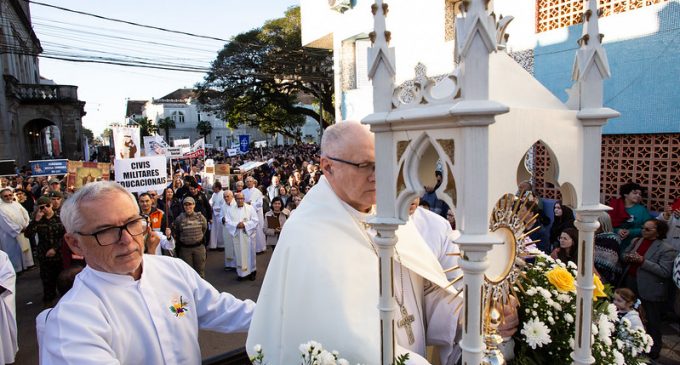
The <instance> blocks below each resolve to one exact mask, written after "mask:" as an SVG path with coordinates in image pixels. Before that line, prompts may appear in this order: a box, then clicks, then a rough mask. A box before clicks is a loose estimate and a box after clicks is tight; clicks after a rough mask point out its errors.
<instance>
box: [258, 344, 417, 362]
mask: <svg viewBox="0 0 680 365" xmlns="http://www.w3.org/2000/svg"><path fill="white" fill-rule="evenodd" d="M298 349H299V350H300V353H301V357H302V358H301V361H302V362H301V365H349V361H347V360H345V359H342V358H340V357H339V356H340V354H339V353H338V352H337V351H328V350H326V349H324V348H323V345H321V344H320V343H318V342H316V341H309V342H307V343H303V344H301V345H300V347H299V348H298ZM253 350H254V351H255V355H253V356H251V357H250V362H252V363H253V364H254V365H265V364H266V362H265V361H264V350H263V349H262V346H261V345H255V346H254V347H253ZM408 358H409V356H408V354H405V355H401V356H399V357H397V359H396V360H395V363H394V364H395V365H405V364H406V361H407V360H408Z"/></svg>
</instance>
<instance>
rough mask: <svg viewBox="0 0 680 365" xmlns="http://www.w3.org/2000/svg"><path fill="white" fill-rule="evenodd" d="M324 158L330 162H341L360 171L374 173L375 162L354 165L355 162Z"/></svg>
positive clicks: (329, 157)
mask: <svg viewBox="0 0 680 365" xmlns="http://www.w3.org/2000/svg"><path fill="white" fill-rule="evenodd" d="M326 158H327V159H329V160H332V161H336V162H342V163H344V164H347V165H350V166H354V167H356V168H358V169H361V170H370V171H375V162H362V163H356V162H351V161H346V160H342V159H339V158H335V157H331V156H326Z"/></svg>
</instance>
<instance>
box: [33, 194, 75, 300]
mask: <svg viewBox="0 0 680 365" xmlns="http://www.w3.org/2000/svg"><path fill="white" fill-rule="evenodd" d="M51 204H52V203H51V201H50V198H48V197H46V196H41V197H40V198H39V199H38V201H37V206H38V209H37V210H36V212H35V215H34V216H33V219H32V220H31V223H29V224H28V227H26V232H25V234H26V235H27V236H34V235H36V234H37V235H38V252H37V253H38V263H39V265H40V281H42V285H43V306H44V307H45V308H48V307H52V306H54V302H55V299H56V298H57V278H58V277H59V273H60V272H61V270H63V263H62V256H61V243H62V240H63V239H64V234H65V233H66V230H65V229H64V225H63V224H62V223H61V219H60V218H59V215H58V214H56V212H55V211H54V210H53V209H52V205H51Z"/></svg>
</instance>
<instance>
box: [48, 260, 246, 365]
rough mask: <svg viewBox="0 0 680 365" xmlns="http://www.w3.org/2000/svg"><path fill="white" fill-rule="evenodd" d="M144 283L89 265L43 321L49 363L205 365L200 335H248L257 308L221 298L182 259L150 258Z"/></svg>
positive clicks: (145, 269) (243, 302) (244, 302)
mask: <svg viewBox="0 0 680 365" xmlns="http://www.w3.org/2000/svg"><path fill="white" fill-rule="evenodd" d="M143 260H144V261H143V265H144V269H143V271H142V276H141V278H140V279H139V280H137V281H135V280H133V278H132V277H131V276H129V275H116V274H110V273H105V272H101V271H97V270H94V269H92V268H91V267H89V266H87V267H86V268H85V269H84V270H83V271H82V272H81V273H80V274H78V276H76V280H75V282H74V284H73V288H72V289H71V290H69V291H68V293H67V294H66V295H65V296H64V297H62V298H61V299H60V300H59V303H58V304H57V306H56V307H55V308H54V309H53V310H52V312H51V313H50V314H49V316H48V318H47V321H46V323H45V332H44V334H43V338H42V344H43V346H42V347H41V348H40V352H41V358H42V360H43V361H44V363H47V364H90V365H97V364H140V365H143V364H200V363H201V349H200V347H199V344H198V330H199V329H207V330H212V331H217V332H223V333H231V332H245V331H246V330H247V329H248V326H249V325H250V319H251V317H252V313H253V310H254V309H255V303H253V302H252V301H250V300H244V301H241V300H239V299H236V298H234V297H233V296H232V295H231V294H229V293H219V292H218V291H217V290H216V289H215V288H214V287H213V286H212V285H210V284H209V283H208V282H207V281H205V280H203V279H201V278H200V277H199V276H198V274H196V271H195V270H194V269H192V268H191V267H189V266H188V265H187V264H186V263H185V262H184V261H182V260H177V259H175V258H172V257H167V256H154V255H144V259H143Z"/></svg>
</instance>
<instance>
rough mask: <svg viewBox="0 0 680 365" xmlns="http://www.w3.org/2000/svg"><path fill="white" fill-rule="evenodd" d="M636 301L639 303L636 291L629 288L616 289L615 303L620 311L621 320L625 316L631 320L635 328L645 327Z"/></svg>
mask: <svg viewBox="0 0 680 365" xmlns="http://www.w3.org/2000/svg"><path fill="white" fill-rule="evenodd" d="M636 303H639V301H638V300H637V298H636V297H635V293H633V291H632V290H630V289H628V288H619V289H616V290H614V305H615V306H616V309H617V310H618V311H619V320H623V319H624V318H625V319H627V320H629V321H630V324H631V327H632V328H633V329H644V326H643V325H642V319H640V314H639V313H638V311H637V310H635V307H636V305H635V304H636Z"/></svg>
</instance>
